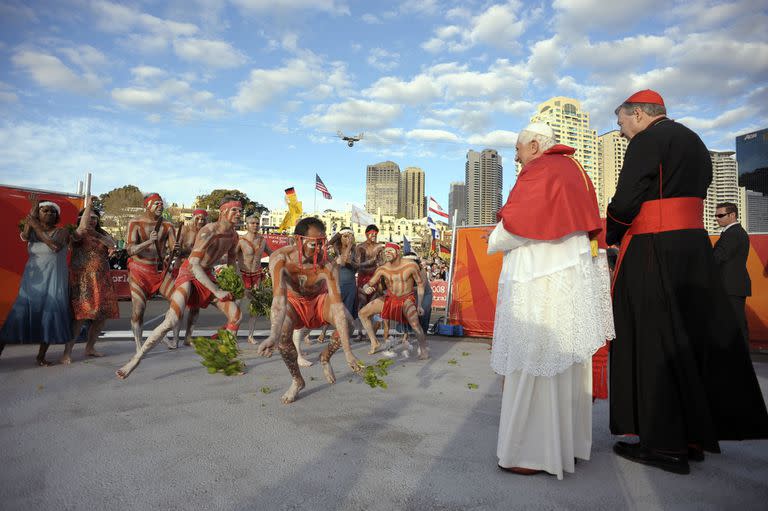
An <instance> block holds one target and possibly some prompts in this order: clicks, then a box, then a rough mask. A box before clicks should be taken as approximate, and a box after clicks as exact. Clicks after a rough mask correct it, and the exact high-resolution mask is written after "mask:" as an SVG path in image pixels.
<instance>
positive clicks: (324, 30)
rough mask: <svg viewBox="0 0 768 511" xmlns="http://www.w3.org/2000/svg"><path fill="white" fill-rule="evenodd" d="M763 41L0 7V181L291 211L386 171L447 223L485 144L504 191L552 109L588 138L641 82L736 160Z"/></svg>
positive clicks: (684, 28) (561, 25)
mask: <svg viewBox="0 0 768 511" xmlns="http://www.w3.org/2000/svg"><path fill="white" fill-rule="evenodd" d="M275 4H279V5H280V7H275ZM766 26H768V9H767V8H766V4H765V2H764V1H757V0H735V1H733V2H713V1H708V0H693V1H687V2H676V1H670V0H624V1H622V2H604V1H602V0H555V1H554V2H523V1H520V0H513V1H510V2H498V1H497V2H490V1H472V0H462V1H452V0H447V1H439V2H438V1H429V0H420V1H418V2H417V1H394V0H393V1H380V2H371V1H353V0H349V1H346V0H281V1H279V2H278V1H270V0H230V1H223V0H221V1H220V0H183V1H182V0H170V1H163V2H161V1H151V0H144V1H142V0H138V1H128V2H120V3H117V2H111V1H107V0H94V1H91V0H57V1H55V2H21V1H6V0H0V182H2V183H10V184H18V185H26V186H32V187H38V188H48V189H61V190H68V191H71V190H73V189H74V187H75V186H76V183H77V181H78V180H79V179H81V178H82V175H83V174H84V173H85V172H86V171H91V172H92V173H93V174H94V191H95V192H97V193H102V192H104V191H107V190H109V189H112V188H114V187H116V186H122V185H124V184H135V185H137V186H139V187H140V188H141V189H142V190H145V191H159V192H160V193H162V194H163V195H164V196H165V198H166V200H167V201H171V202H179V203H186V204H189V203H191V202H192V200H193V199H194V197H195V196H196V195H198V194H201V193H205V192H207V191H210V190H211V189H213V188H239V189H241V190H243V191H244V192H246V193H247V194H248V195H249V196H250V197H252V198H253V199H255V200H258V201H260V202H262V203H264V204H266V205H267V206H269V207H272V208H279V207H282V206H283V193H282V190H283V189H284V188H286V187H288V186H295V187H296V189H297V193H298V194H299V198H300V199H301V200H303V201H304V204H305V209H307V208H308V207H309V208H311V205H312V201H313V195H314V174H315V172H317V173H319V174H320V176H321V177H322V178H323V180H324V181H325V183H326V185H327V186H328V188H329V189H330V191H331V193H333V195H334V199H333V200H332V201H325V200H323V199H322V198H318V207H322V208H326V207H333V208H337V209H342V208H345V207H346V205H347V203H350V202H354V203H357V204H360V205H362V203H363V202H364V200H365V191H364V185H365V167H366V165H368V164H371V163H375V162H378V161H383V160H388V159H389V160H393V161H395V162H397V163H398V164H399V165H400V167H401V169H404V168H405V167H408V166H418V167H421V168H423V169H424V170H425V171H426V189H427V194H429V195H433V196H434V197H435V198H436V199H437V200H438V201H439V202H440V203H441V204H442V205H443V207H444V208H447V205H448V204H447V202H448V200H447V199H448V183H449V182H450V181H455V180H462V179H463V177H464V159H465V154H466V151H467V150H468V149H475V150H480V149H483V148H485V147H492V148H495V149H497V150H499V151H500V153H501V154H502V157H503V158H504V165H505V176H504V189H505V193H506V190H507V189H508V188H509V186H510V185H511V184H512V181H513V179H514V162H513V159H514V140H515V138H516V133H517V132H518V131H519V130H520V129H521V128H523V127H524V126H525V124H526V123H527V122H528V120H529V119H530V116H531V115H532V114H533V113H534V111H535V108H536V105H537V104H538V103H540V102H542V101H544V100H546V99H548V98H550V97H552V96H555V95H564V96H570V97H575V98H577V99H579V100H581V101H582V104H583V106H584V108H585V109H586V110H588V111H589V112H590V113H591V115H592V127H593V128H594V129H596V130H597V131H598V134H599V133H603V132H605V131H608V130H610V129H613V128H614V127H615V117H614V115H613V109H614V108H615V107H616V105H617V104H619V103H620V102H621V101H622V100H623V99H624V98H626V97H627V96H628V95H629V94H631V93H632V92H634V91H636V90H638V89H642V88H648V87H650V88H653V89H656V90H658V91H659V92H660V93H661V94H662V95H663V96H664V98H665V100H666V102H667V106H668V110H669V114H670V116H671V117H672V118H675V119H677V120H680V121H682V122H683V123H685V124H687V125H688V126H689V127H691V128H692V129H694V130H695V131H697V132H698V133H699V134H700V135H701V137H702V139H704V141H705V142H706V143H707V145H708V146H709V147H710V148H713V149H733V148H734V137H735V135H737V134H739V133H745V132H748V131H751V130H754V129H757V128H763V127H766V126H768V85H767V84H768V35H767V34H768V31H766V29H765V27H766ZM337 130H343V131H344V132H346V133H358V132H361V131H363V132H365V133H366V138H365V140H364V141H363V142H360V143H359V144H357V145H356V146H355V147H354V148H352V149H350V148H348V147H347V146H346V144H344V143H343V142H342V141H340V140H339V139H337V138H335V136H334V134H335V133H336V131H337Z"/></svg>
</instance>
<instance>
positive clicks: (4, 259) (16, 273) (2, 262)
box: [0, 186, 83, 324]
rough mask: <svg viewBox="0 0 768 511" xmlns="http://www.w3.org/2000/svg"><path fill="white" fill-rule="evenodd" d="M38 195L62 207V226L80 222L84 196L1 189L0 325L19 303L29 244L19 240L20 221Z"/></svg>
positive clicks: (60, 221)
mask: <svg viewBox="0 0 768 511" xmlns="http://www.w3.org/2000/svg"><path fill="white" fill-rule="evenodd" d="M32 192H34V193H36V194H37V198H38V200H40V201H41V202H42V201H46V200H49V201H53V202H55V203H56V204H58V205H59V207H61V219H60V220H59V225H67V224H72V225H74V224H75V222H77V212H78V211H79V210H80V208H82V207H83V199H82V197H78V196H76V195H70V194H66V193H56V192H43V191H36V190H27V189H23V188H16V187H12V186H0V205H1V206H2V211H3V214H2V215H0V240H2V241H0V243H2V246H3V249H2V250H0V282H2V283H3V285H2V286H0V324H2V323H4V322H5V318H6V316H7V315H8V313H9V312H10V311H11V307H13V302H15V301H16V295H17V294H18V292H19V285H21V275H22V274H23V273H24V266H25V265H26V264H27V243H26V242H24V241H22V240H21V238H19V233H20V230H19V222H20V221H21V220H23V219H24V217H26V216H27V215H28V214H29V210H30V209H32V203H31V202H30V201H29V194H30V193H32Z"/></svg>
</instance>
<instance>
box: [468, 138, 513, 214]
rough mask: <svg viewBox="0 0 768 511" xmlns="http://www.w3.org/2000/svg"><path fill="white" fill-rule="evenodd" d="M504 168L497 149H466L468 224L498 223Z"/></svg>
mask: <svg viewBox="0 0 768 511" xmlns="http://www.w3.org/2000/svg"><path fill="white" fill-rule="evenodd" d="M503 171H504V168H503V167H502V165H501V155H500V154H499V153H498V152H497V151H496V150H494V149H483V151H482V152H479V153H478V152H477V151H472V150H469V151H467V162H466V164H465V166H464V182H465V183H466V191H467V202H466V204H467V224H468V225H483V224H495V223H496V213H497V212H498V211H499V209H501V187H502V184H503V180H504V176H503Z"/></svg>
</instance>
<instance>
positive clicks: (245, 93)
mask: <svg viewBox="0 0 768 511" xmlns="http://www.w3.org/2000/svg"><path fill="white" fill-rule="evenodd" d="M318 78H319V77H318V73H317V72H316V70H314V69H312V68H310V67H309V66H308V65H307V63H306V62H304V61H303V60H299V59H294V60H291V61H289V62H287V63H286V64H285V66H283V67H281V68H275V69H254V70H253V71H251V73H250V74H249V76H248V79H247V80H245V81H243V82H241V83H240V85H239V87H238V92H237V95H236V96H235V97H234V98H232V106H233V107H234V108H235V110H237V111H238V112H250V111H257V110H261V109H263V108H264V107H265V106H267V105H268V104H269V103H270V102H271V101H272V100H273V99H275V98H276V97H278V96H280V95H281V94H283V93H285V92H286V91H288V90H290V89H294V88H297V87H306V86H308V85H310V84H312V83H313V82H315V81H317V80H318Z"/></svg>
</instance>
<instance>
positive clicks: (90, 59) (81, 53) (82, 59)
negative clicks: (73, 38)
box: [59, 44, 109, 71]
mask: <svg viewBox="0 0 768 511" xmlns="http://www.w3.org/2000/svg"><path fill="white" fill-rule="evenodd" d="M59 51H60V52H61V53H62V54H63V55H64V56H66V57H67V59H69V61H70V62H72V63H73V64H75V65H76V66H77V67H79V68H80V69H82V70H83V71H93V70H95V69H97V68H100V67H102V66H105V65H107V63H108V62H109V60H108V59H107V57H106V55H104V54H103V53H102V52H101V51H99V50H97V49H96V48H94V47H93V46H90V45H87V44H85V45H80V46H77V47H74V48H61V49H60V50H59Z"/></svg>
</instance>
